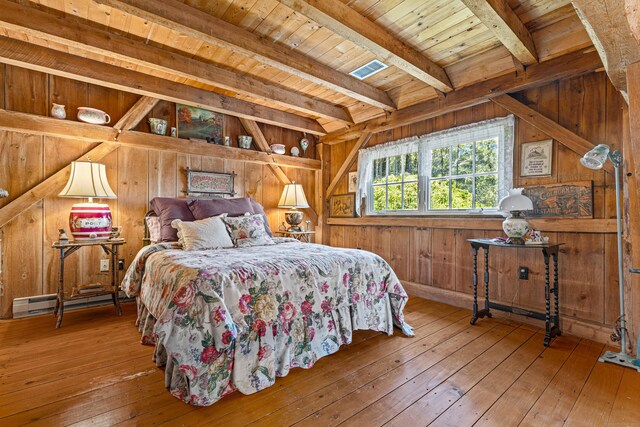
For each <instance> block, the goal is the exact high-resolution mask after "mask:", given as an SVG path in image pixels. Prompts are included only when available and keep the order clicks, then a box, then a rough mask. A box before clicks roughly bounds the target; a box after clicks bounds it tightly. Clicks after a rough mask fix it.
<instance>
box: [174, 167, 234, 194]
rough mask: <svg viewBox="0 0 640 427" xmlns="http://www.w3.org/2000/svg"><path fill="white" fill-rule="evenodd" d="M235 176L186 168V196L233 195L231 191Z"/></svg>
mask: <svg viewBox="0 0 640 427" xmlns="http://www.w3.org/2000/svg"><path fill="white" fill-rule="evenodd" d="M235 177H236V174H235V173H234V172H232V173H218V172H205V171H196V170H193V169H189V168H187V191H186V193H187V195H189V196H195V197H198V196H208V197H211V196H224V195H229V196H233V195H235V194H236V193H235V191H233V185H234V182H233V181H234V178H235Z"/></svg>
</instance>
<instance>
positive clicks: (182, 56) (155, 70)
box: [0, 0, 592, 132]
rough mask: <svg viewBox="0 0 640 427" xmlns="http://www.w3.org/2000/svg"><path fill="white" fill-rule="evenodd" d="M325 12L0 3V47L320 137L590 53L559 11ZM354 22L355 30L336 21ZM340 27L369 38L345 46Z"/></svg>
mask: <svg viewBox="0 0 640 427" xmlns="http://www.w3.org/2000/svg"><path fill="white" fill-rule="evenodd" d="M332 2H339V4H338V6H339V7H336V8H335V9H336V11H338V12H340V13H341V14H342V15H340V14H338V13H337V12H336V13H334V14H333V16H330V15H329V14H330V13H331V10H329V9H328V8H326V7H324V8H323V7H321V6H322V5H323V2H322V1H312V0H308V1H306V2H305V1H303V0H281V1H276V0H215V1H205V0H185V1H183V2H179V1H177V0H163V1H162V2H157V1H154V0H74V1H72V2H71V1H65V0H35V1H32V2H28V1H20V0H16V1H14V2H12V1H9V0H0V9H2V10H4V11H6V13H5V12H3V13H2V14H0V36H5V37H8V38H13V39H18V40H21V41H26V42H29V43H32V44H36V45H39V46H42V47H47V48H50V49H53V50H56V51H62V52H65V53H69V54H72V55H76V56H80V57H84V58H88V59H91V60H96V61H102V62H105V63H107V64H110V65H114V66H117V67H123V68H127V69H129V70H133V71H137V72H139V73H142V74H148V75H151V76H154V77H155V78H160V79H166V80H170V81H173V82H177V83H180V84H184V85H189V86H193V87H196V88H199V89H204V90H205V91H211V92H216V93H217V94H221V95H224V96H226V97H232V98H238V99H240V100H243V101H247V102H249V103H253V104H257V105H261V106H263V107H269V108H271V109H274V110H281V111H284V112H286V113H291V114H295V115H297V116H301V117H304V118H306V119H314V120H317V121H318V122H319V123H320V125H322V127H323V128H324V130H325V131H326V132H332V131H336V130H340V129H343V128H344V127H345V126H347V125H349V124H353V123H356V124H357V123H362V122H364V121H367V120H370V119H373V118H376V117H382V116H384V115H385V114H388V113H389V112H391V111H394V110H396V109H401V108H405V107H408V106H411V105H414V104H417V103H420V102H424V101H427V100H430V99H438V98H443V97H445V96H446V93H447V92H450V91H451V87H452V88H453V90H454V91H455V90H458V89H460V88H463V87H467V86H470V85H473V84H475V83H479V82H482V81H485V80H487V79H491V78H494V77H497V76H502V75H505V74H510V73H511V74H514V73H518V72H521V71H522V70H523V67H525V66H526V65H528V64H532V63H535V62H536V60H537V61H538V62H541V63H542V62H545V61H549V60H550V59H553V58H556V57H558V56H562V55H565V54H568V53H571V52H576V51H578V50H581V49H584V48H586V47H589V46H591V45H592V42H591V40H590V38H589V36H588V35H587V32H586V31H585V29H584V27H583V25H582V24H581V22H580V20H579V18H578V16H577V15H576V13H575V10H574V8H573V6H572V5H571V2H570V1H569V0H491V1H487V2H486V3H487V4H488V5H489V6H487V5H483V2H481V1H479V0H474V1H471V0H429V1H423V0H332ZM183 3H184V4H183ZM314 5H315V6H314ZM345 6H346V7H345ZM492 7H493V8H494V10H495V12H492V10H491V8H492ZM35 9H38V10H35ZM294 9H295V10H294ZM354 11H355V12H357V13H358V14H359V15H361V16H362V17H365V18H366V21H363V20H354V21H357V22H340V16H348V15H344V13H347V14H348V13H353V12H354ZM474 12H475V13H477V14H478V16H479V17H477V16H476V15H474ZM309 16H315V17H316V19H317V20H318V21H320V22H321V24H319V23H318V22H316V21H314V20H313V19H311V18H310V17H309ZM501 16H502V17H503V20H504V23H503V24H504V25H497V24H496V23H495V22H496V21H495V20H496V19H498V20H499V19H500V17H501ZM505 16H506V18H504V17H505ZM483 20H484V22H483ZM514 22H515V23H514ZM369 24H370V25H369ZM365 27H366V31H365V30H363V29H364V28H365ZM354 28H355V29H358V28H360V29H361V30H362V31H360V34H365V35H366V34H367V31H369V32H370V34H374V35H375V34H377V35H380V37H379V38H376V37H373V36H370V37H367V41H366V42H363V41H362V40H361V42H360V43H358V38H357V37H353V36H350V34H352V35H353V34H355V33H354V32H353V30H354ZM332 29H333V30H334V31H335V32H334V31H332ZM376 31H377V32H376ZM387 36H389V37H391V38H395V41H394V40H390V39H389V38H387V39H385V37H387ZM373 38H376V40H373V41H371V40H370V39H373ZM350 39H351V40H350ZM398 41H399V42H401V43H399V44H398ZM532 44H533V45H534V47H535V51H534V52H531V47H532V46H531V45H532ZM365 46H366V47H365ZM373 52H375V53H373ZM389 52H391V53H389ZM376 54H378V55H379V56H376ZM399 58H400V59H399ZM416 58H417V59H416ZM372 59H379V60H381V61H383V62H385V63H389V64H390V66H389V67H388V68H387V69H385V70H383V71H381V72H379V73H377V74H375V75H373V76H371V77H369V78H367V79H365V80H364V81H362V82H361V81H358V80H356V79H354V78H352V77H350V76H348V73H349V72H350V71H352V70H353V69H355V68H357V67H359V66H361V65H363V64H365V63H367V62H369V61H371V60H372ZM0 61H2V62H7V61H4V60H3V52H1V51H0ZM411 61H417V62H419V63H421V64H423V65H424V64H426V65H424V66H423V68H422V70H423V71H425V72H424V73H421V72H419V71H420V70H416V69H415V66H414V65H412V62H411ZM394 64H395V65H394ZM413 64H415V62H413ZM523 64H525V65H523ZM427 82H431V84H433V85H435V86H436V87H437V89H436V88H434V86H432V85H430V84H429V83H427ZM141 92H144V91H141ZM145 93H146V92H145ZM221 102H222V103H224V100H222V101H221ZM250 118H253V119H254V120H258V121H260V117H250ZM285 126H286V123H285ZM298 129H299V127H298Z"/></svg>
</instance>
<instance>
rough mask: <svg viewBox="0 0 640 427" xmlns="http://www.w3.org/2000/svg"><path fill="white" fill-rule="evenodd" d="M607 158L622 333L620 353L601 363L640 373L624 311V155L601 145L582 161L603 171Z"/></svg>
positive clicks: (605, 357)
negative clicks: (610, 165)
mask: <svg viewBox="0 0 640 427" xmlns="http://www.w3.org/2000/svg"><path fill="white" fill-rule="evenodd" d="M607 158H608V159H609V160H611V162H612V163H613V168H614V174H615V180H616V230H617V235H618V284H619V286H620V317H619V318H618V320H619V322H620V331H619V332H618V331H617V328H616V331H615V332H614V334H613V335H612V340H614V341H617V340H618V339H619V340H620V352H618V353H616V352H614V351H607V352H606V353H605V354H603V355H602V356H601V357H600V359H598V360H599V361H600V362H611V363H616V364H618V365H622V366H626V367H629V368H633V369H638V371H640V366H638V360H636V359H635V358H634V357H633V356H631V355H629V354H627V339H628V334H629V333H628V331H627V324H626V319H625V311H624V266H623V260H622V213H621V208H620V164H622V153H620V151H618V150H614V151H610V149H609V146H608V145H605V144H600V145H598V146H596V147H594V148H593V149H592V150H591V151H589V152H588V153H586V154H585V155H584V156H583V157H582V158H581V159H580V163H582V166H584V167H586V168H589V169H601V168H602V167H603V166H604V164H605V163H606V162H607ZM638 357H640V355H638Z"/></svg>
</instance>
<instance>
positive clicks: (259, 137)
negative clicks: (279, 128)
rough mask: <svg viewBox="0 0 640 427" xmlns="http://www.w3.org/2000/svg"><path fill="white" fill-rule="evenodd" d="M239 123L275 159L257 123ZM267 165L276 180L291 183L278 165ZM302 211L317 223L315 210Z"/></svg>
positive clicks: (242, 120)
mask: <svg viewBox="0 0 640 427" xmlns="http://www.w3.org/2000/svg"><path fill="white" fill-rule="evenodd" d="M240 123H242V126H243V127H244V130H246V131H247V132H248V133H249V135H251V136H253V142H255V144H256V145H257V146H258V148H259V149H260V151H262V152H263V153H266V154H268V155H269V156H271V157H273V158H274V160H275V156H274V155H273V154H271V147H269V142H267V138H265V136H264V134H263V133H262V131H261V130H260V127H259V126H258V124H257V123H256V122H254V121H253V120H247V119H240ZM268 166H269V168H270V169H271V172H273V174H274V175H275V176H276V178H278V180H279V181H280V182H281V183H282V184H283V185H287V184H291V180H290V179H289V178H288V177H287V174H285V173H284V171H283V170H282V168H281V167H280V166H278V165H277V164H273V163H269V165H268ZM303 211H305V212H306V213H307V215H308V216H309V217H310V218H311V221H313V222H314V224H317V223H318V214H317V213H316V211H315V210H313V208H312V207H309V208H306V209H303Z"/></svg>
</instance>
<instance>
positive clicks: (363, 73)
mask: <svg viewBox="0 0 640 427" xmlns="http://www.w3.org/2000/svg"><path fill="white" fill-rule="evenodd" d="M387 67H388V65H387V64H385V63H383V62H380V61H378V60H377V59H374V60H373V61H371V62H369V63H367V64H364V65H363V66H362V67H358V68H356V69H355V70H353V71H352V72H350V73H349V74H351V75H352V76H353V77H355V78H356V79H359V80H364V79H366V78H367V77H369V76H372V75H374V74H375V73H377V72H379V71H382V70H384V69H385V68H387Z"/></svg>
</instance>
